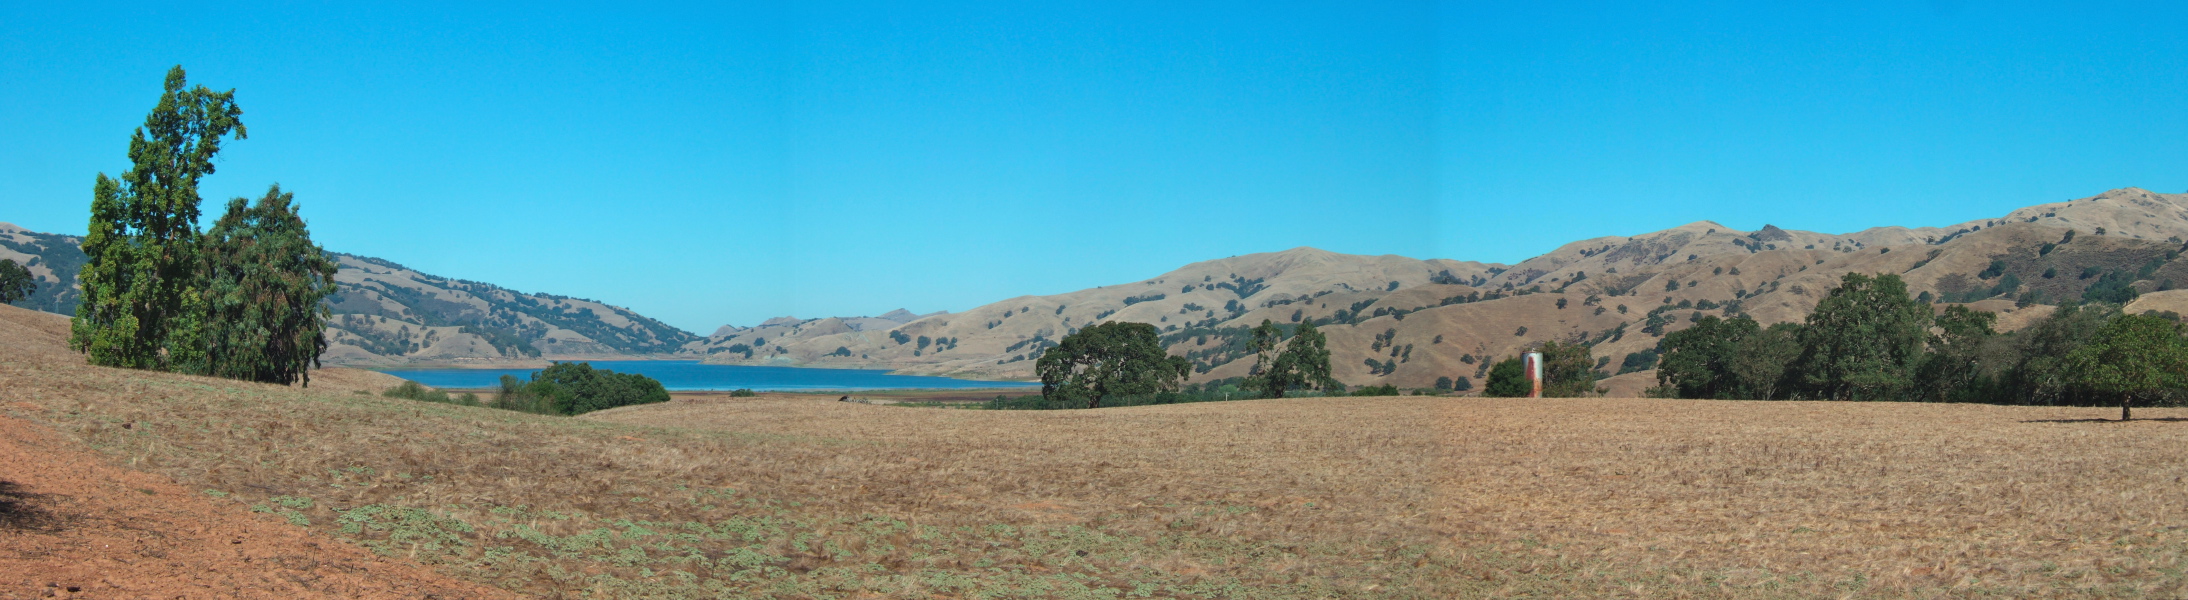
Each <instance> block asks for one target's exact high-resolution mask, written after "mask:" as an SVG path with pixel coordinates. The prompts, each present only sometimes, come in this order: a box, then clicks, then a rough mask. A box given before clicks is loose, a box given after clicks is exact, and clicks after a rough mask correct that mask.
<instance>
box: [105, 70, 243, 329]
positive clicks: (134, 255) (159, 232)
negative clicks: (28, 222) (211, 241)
mask: <svg viewBox="0 0 2188 600" xmlns="http://www.w3.org/2000/svg"><path fill="white" fill-rule="evenodd" d="M164 89H165V91H164V92H163V93H162V94H161V95H160V100H159V104H158V105H156V106H155V107H153V109H152V112H151V114H150V115H147V116H146V117H145V122H144V126H143V127H141V128H138V129H137V131H136V132H135V133H134V134H133V135H132V136H131V137H130V140H129V161H130V165H131V166H130V168H129V170H128V171H124V172H123V173H122V175H121V177H120V178H119V179H110V178H108V177H107V176H106V175H105V174H103V173H102V174H100V175H99V176H98V179H97V180H96V181H95V182H94V184H93V185H92V192H91V196H92V198H91V222H90V225H89V227H88V228H87V229H88V231H89V233H88V234H87V235H85V236H84V241H83V250H84V254H85V256H86V257H87V260H86V263H85V264H84V267H83V271H82V272H81V273H80V274H79V275H78V281H79V283H80V285H82V287H83V296H82V302H81V304H79V305H77V309H76V318H75V320H74V321H72V322H71V323H70V326H69V329H70V337H69V344H70V346H72V347H74V348H76V349H77V350H79V351H82V352H84V353H85V354H86V355H87V359H88V360H89V361H90V362H91V364H94V365H102V366H112V367H131V368H139V369H156V368H166V367H167V361H166V357H167V353H166V352H165V350H167V349H168V345H169V342H170V340H169V332H170V330H171V328H172V327H173V326H174V325H176V324H177V323H178V322H179V321H182V320H183V319H184V318H185V317H184V316H185V315H187V314H188V313H190V312H192V310H193V309H194V308H195V307H194V306H192V303H193V302H194V299H195V298H196V297H197V295H198V291H199V289H200V287H199V286H200V284H201V278H200V277H199V274H198V272H197V271H198V267H199V262H198V231H197V219H198V190H197V185H198V179H199V178H202V177H204V176H206V175H211V174H212V173H213V171H214V167H213V157H214V156H215V155H218V154H219V153H220V144H221V139H222V138H225V137H228V135H229V134H231V133H232V134H234V135H235V138H236V139H239V140H240V139H243V138H245V137H246V132H245V130H244V127H243V122H242V119H241V117H242V115H243V110H242V109H241V108H237V107H236V103H235V91H234V90H229V91H227V92H214V91H212V90H209V89H206V88H205V87H204V86H198V87H195V88H189V87H188V85H187V83H186V82H185V80H184V76H183V71H182V67H179V66H178V67H175V68H173V69H170V70H168V72H167V81H166V84H165V88H164Z"/></svg>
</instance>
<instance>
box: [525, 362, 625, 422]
mask: <svg viewBox="0 0 2188 600" xmlns="http://www.w3.org/2000/svg"><path fill="white" fill-rule="evenodd" d="M667 401H669V392H668V389H667V388H664V387H662V386H661V382H659V381H655V380H654V379H653V378H652V377H647V376H645V375H640V374H637V373H617V372H615V371H610V370H607V369H595V368H593V366H592V365H591V364H590V363H582V362H558V363H555V364H554V365H553V366H550V367H547V368H545V369H541V370H539V371H535V372H533V373H532V379H531V381H525V380H521V379H517V378H516V376H514V375H503V376H501V392H500V393H499V394H496V395H495V397H494V407H496V408H505V409H509V410H516V411H523V412H530V413H539V414H556V415H580V414H585V413H589V412H593V411H596V410H606V409H610V408H615V407H618V406H630V405H633V404H653V403H658V402H667Z"/></svg>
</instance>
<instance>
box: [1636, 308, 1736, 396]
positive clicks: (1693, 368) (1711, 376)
mask: <svg viewBox="0 0 2188 600" xmlns="http://www.w3.org/2000/svg"><path fill="white" fill-rule="evenodd" d="M1760 329H1761V327H1759V326H1758V325H1757V324H1756V323H1755V321H1754V320H1753V319H1747V318H1734V319H1731V320H1729V321H1728V320H1724V319H1719V318H1717V317H1704V318H1702V319H1701V320H1700V321H1696V322H1695V324H1694V326H1693V327H1688V328H1686V329H1682V330H1679V331H1676V332H1673V333H1671V334H1669V335H1666V336H1664V339H1663V341H1660V342H1657V344H1656V347H1657V351H1658V352H1659V353H1661V354H1662V356H1663V359H1662V361H1661V362H1660V363H1658V364H1657V367H1656V382H1657V385H1659V386H1662V387H1663V388H1665V389H1666V390H1672V391H1674V392H1675V393H1676V394H1677V397H1680V398H1732V397H1737V396H1738V395H1739V385H1738V383H1737V381H1736V380H1735V379H1734V377H1733V376H1732V368H1731V361H1732V357H1733V353H1734V352H1736V351H1737V349H1738V347H1739V342H1740V340H1742V339H1744V338H1746V337H1747V336H1750V335H1753V334H1754V333H1755V332H1756V331H1758V330H1760Z"/></svg>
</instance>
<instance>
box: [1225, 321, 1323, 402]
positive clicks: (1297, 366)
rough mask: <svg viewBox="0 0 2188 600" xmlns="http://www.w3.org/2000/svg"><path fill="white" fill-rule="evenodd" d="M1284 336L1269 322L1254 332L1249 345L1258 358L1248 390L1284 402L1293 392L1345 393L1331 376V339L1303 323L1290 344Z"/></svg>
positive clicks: (1248, 380) (1248, 381)
mask: <svg viewBox="0 0 2188 600" xmlns="http://www.w3.org/2000/svg"><path fill="white" fill-rule="evenodd" d="M1282 336H1283V334H1282V332H1281V331H1280V330H1279V329H1278V328H1277V326H1276V325H1275V324H1274V323H1271V322H1270V321H1269V320H1267V319H1263V320H1262V321H1261V325H1260V326H1259V327H1255V328H1254V329H1253V338H1252V340H1251V341H1249V342H1248V345H1249V347H1250V348H1251V349H1253V351H1254V354H1255V358H1254V369H1253V371H1252V375H1251V376H1250V377H1248V378H1247V385H1246V387H1247V388H1248V389H1252V390H1255V391H1258V392H1260V393H1262V394H1263V395H1266V396H1268V397H1270V398H1282V397H1284V394H1285V393H1287V392H1290V391H1292V390H1342V389H1344V384H1341V383H1338V382H1337V379H1336V378H1334V377H1332V376H1330V351H1329V338H1327V337H1324V336H1323V335H1322V332H1321V331H1320V330H1318V329H1315V327H1314V324H1313V323H1300V324H1299V327H1298V330H1297V332H1296V333H1294V334H1293V335H1292V337H1291V339H1289V340H1285V339H1283V337H1282ZM1279 347H1281V348H1282V349H1281V351H1279Z"/></svg>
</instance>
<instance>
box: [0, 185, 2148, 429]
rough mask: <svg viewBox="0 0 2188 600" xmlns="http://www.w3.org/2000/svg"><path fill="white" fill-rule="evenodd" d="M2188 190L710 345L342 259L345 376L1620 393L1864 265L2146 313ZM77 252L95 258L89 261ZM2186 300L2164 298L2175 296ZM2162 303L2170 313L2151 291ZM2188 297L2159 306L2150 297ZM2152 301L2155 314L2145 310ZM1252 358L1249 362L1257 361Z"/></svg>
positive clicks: (335, 360)
mask: <svg viewBox="0 0 2188 600" xmlns="http://www.w3.org/2000/svg"><path fill="white" fill-rule="evenodd" d="M2183 238H2188V194H2158V193H2153V192H2150V191H2147V190H2142V189H2138V188H2124V189H2119V190H2112V191H2109V192H2105V193H2103V194H2099V195H2096V196H2092V197H2089V198H2080V199H2075V200H2069V201H2064V202H2057V203H2050V204H2043V205H2037V206H2031V207H2027V208H2022V209H2019V210H2015V211H2012V212H2009V213H2007V214H2006V215H2003V216H2001V217H1997V218H1989V219H1979V220H1974V221H1969V222H1966V223H1961V224H1958V225H1954V226H1948V227H1925V228H1906V227H1878V228H1873V229H1866V230H1862V231H1858V232H1853V233H1847V234H1836V235H1834V234H1824V233H1815V232H1808V231H1797V230H1788V229H1782V228H1778V227H1775V226H1770V225H1765V226H1763V227H1762V228H1760V229H1758V230H1755V231H1741V230H1736V229H1733V228H1731V227H1727V226H1724V225H1721V224H1717V223H1713V222H1709V221H1700V222H1696V223H1691V224H1688V225H1682V226H1679V227H1674V228H1671V229H1666V230H1663V231H1656V232H1650V233H1644V234H1639V235H1634V236H1614V237H1599V238H1592V239H1586V240H1580V241H1576V242H1572V243H1569V244H1566V245H1564V246H1562V247H1559V248H1558V249H1556V250H1554V251H1551V252H1549V253H1545V254H1543V255H1541V256H1536V257H1533V258H1529V259H1527V260H1524V261H1521V262H1520V263H1518V264H1515V265H1502V264H1491V263H1480V262H1467V261H1457V260H1446V259H1425V260H1424V259H1414V258H1407V257H1401V256H1389V255H1385V256H1360V255H1349V254H1339V253H1334V252H1328V251H1324V250H1318V249H1314V248H1304V247H1302V248H1294V249H1291V250H1285V251H1282V252H1271V253H1261V254H1248V255H1243V256H1234V257H1230V258H1223V259H1218V260H1210V261H1203V262H1198V263H1193V264H1190V265H1186V266H1184V267H1180V268H1178V269H1176V270H1173V271H1170V272H1168V273H1163V274H1160V275H1156V276H1154V277H1151V278H1148V279H1143V280H1140V281H1134V282H1128V283H1122V284H1116V285H1108V286H1102V287H1097V288H1092V289H1086V290H1079V291H1075V292H1068V293H1063V294H1053V295H1041V296H1019V297H1015V298H1010V299H1007V300H1002V301H999V302H994V303H990V304H987V305H984V306H980V307H976V308H973V309H970V310H966V311H963V312H958V313H948V312H939V313H931V314H926V315H915V314H912V313H910V312H908V311H903V310H898V311H894V312H891V313H888V314H884V315H880V316H878V317H829V318H812V319H799V318H794V317H781V318H776V319H771V320H768V321H766V322H764V323H761V324H758V325H755V326H750V327H741V326H723V327H722V328H720V329H718V330H716V331H715V332H714V333H713V334H711V335H708V336H705V337H700V336H697V335H693V334H691V333H688V332H684V331H682V330H678V329H676V328H674V327H669V326H667V325H665V324H663V323H660V322H659V321H655V320H653V319H650V318H646V317H644V316H642V315H639V314H637V313H635V312H632V311H630V310H628V309H624V308H621V307H617V306H613V305H609V304H606V303H602V302H598V301H592V300H584V299H578V298H569V297H564V296H557V295H553V294H525V293H519V292H516V291H513V290H508V289H505V288H501V287H498V286H494V285H491V284H486V283H480V282H472V281H463V280H454V279H448V278H444V277H438V276H434V275H430V274H426V273H421V272H418V271H415V270H411V269H407V268H404V267H402V266H401V265H398V264H395V263H392V262H389V261H385V260H380V259H374V258H368V257H361V256H354V255H340V256H339V258H340V262H341V270H340V272H339V273H338V274H337V276H336V279H337V280H338V281H339V283H340V284H341V291H340V293H339V294H338V295H337V296H336V297H335V298H333V299H331V301H330V307H331V308H332V309H333V312H334V314H335V317H334V320H333V324H334V333H333V335H332V337H333V342H334V347H333V348H331V349H330V350H329V351H328V352H327V355H326V360H327V362H329V363H332V364H346V365H395V364H467V363H508V362H511V361H517V362H519V363H524V362H536V361H539V360H543V359H550V358H553V359H562V358H620V357H636V356H648V357H690V358H699V359H703V360H704V361H706V362H709V363H714V364H743V365H777V366H797V367H829V368H876V369H889V370H894V371H898V372H903V373H910V374H928V375H945V376H953V377H969V378H983V379H1028V378H1032V377H1033V376H1034V373H1033V364H1034V359H1036V358H1037V357H1038V356H1039V354H1040V352H1041V351H1042V350H1044V349H1046V348H1048V347H1050V346H1053V345H1055V344H1056V343H1057V341H1058V340H1059V339H1061V338H1062V337H1063V336H1065V335H1069V334H1070V333H1071V332H1073V331H1076V330H1077V329H1078V328H1081V327H1085V326H1088V325H1091V324H1095V323H1099V322H1102V321H1109V320H1120V321H1133V322H1143V323H1149V324H1153V325H1155V326H1156V327H1157V328H1159V329H1161V330H1162V332H1163V336H1164V337H1163V340H1164V343H1165V344H1167V345H1168V346H1169V348H1170V351H1171V352H1172V353H1173V354H1177V355H1181V356H1185V357H1187V358H1189V359H1191V360H1192V361H1193V363H1194V366H1195V375H1194V380H1195V381H1213V380H1221V379H1226V378H1231V377H1238V376H1242V375H1244V374H1245V373H1246V371H1247V369H1248V368H1249V367H1250V364H1251V359H1250V357H1249V353H1248V352H1247V351H1246V348H1245V340H1246V335H1247V334H1246V332H1247V330H1248V329H1249V328H1251V327H1252V326H1253V325H1256V324H1258V323H1260V322H1261V321H1262V320H1264V319H1266V320H1270V321H1273V322H1276V323H1279V324H1292V323H1299V322H1303V321H1308V320H1312V321H1314V322H1315V323H1316V324H1317V325H1318V326H1319V327H1321V328H1322V329H1323V331H1324V332H1325V333H1326V334H1327V335H1328V336H1329V339H1330V344H1331V351H1332V366H1333V368H1334V371H1335V375H1336V376H1337V378H1338V379H1339V380H1341V381H1344V382H1346V383H1348V384H1351V385H1380V384H1390V385H1395V386H1398V387H1401V388H1416V387H1428V386H1431V385H1433V384H1434V383H1435V382H1436V381H1437V380H1438V379H1439V378H1446V377H1448V378H1452V379H1454V380H1468V381H1467V383H1468V384H1469V385H1471V386H1472V387H1475V388H1477V389H1478V388H1479V386H1480V383H1481V381H1480V379H1481V377H1482V376H1483V375H1485V374H1486V372H1487V368H1488V365H1489V364H1490V362H1492V361H1494V360H1496V359H1498V358H1502V357H1508V356H1511V355H1513V354H1514V353H1517V352H1520V351H1523V350H1524V349H1525V348H1527V347H1529V346H1531V345H1535V344H1539V343H1541V342H1544V341H1549V340H1562V341H1579V342H1584V343H1588V344H1590V345H1591V346H1592V348H1593V351H1594V355H1595V356H1596V357H1597V361H1598V368H1599V370H1601V371H1602V372H1604V374H1605V375H1607V376H1614V377H1611V378H1610V379H1608V380H1607V381H1606V382H1605V384H1604V386H1605V387H1606V388H1607V389H1609V390H1610V391H1611V392H1612V393H1614V394H1622V395H1630V394H1636V393H1639V391H1640V390H1641V389H1643V388H1645V387H1647V386H1648V385H1652V384H1653V378H1652V376H1651V375H1650V373H1649V371H1648V370H1647V368H1648V366H1649V365H1650V364H1652V358H1651V357H1652V356H1653V354H1652V352H1651V351H1652V349H1653V348H1654V347H1655V346H1656V343H1657V341H1658V340H1659V339H1660V338H1661V336H1662V335H1663V334H1665V333H1669V332H1672V331H1677V330H1679V329H1681V328H1683V327H1686V326H1688V324H1689V323H1691V322H1692V321H1693V320H1695V319H1697V318H1699V317H1701V316H1703V315H1716V316H1724V315H1729V314H1747V315H1750V316H1752V317H1754V318H1756V319H1757V320H1759V321H1762V322H1764V323H1766V324H1767V323H1776V322H1785V321H1797V320H1800V319H1802V318H1804V317H1805V316H1806V315H1807V313H1808V311H1809V310H1811V309H1812V308H1813V307H1814V306H1815V304H1816V302H1817V301H1818V300H1819V299H1821V298H1822V297H1823V295H1824V294H1826V293H1827V292H1828V291H1829V290H1830V289H1831V288H1832V287H1833V286H1834V285H1836V282H1837V281H1838V279H1839V277H1840V276H1842V275H1844V274H1846V273H1855V272H1859V273H1896V274H1900V275H1902V276H1903V277H1905V278H1906V280H1907V282H1908V285H1909V289H1910V291H1911V292H1912V293H1917V294H1922V295H1924V297H1925V298H1927V299H1930V300H1933V301H1936V302H1940V303H1949V302H1965V303H1974V304H1975V305H1977V306H1978V307H1979V308H1983V309H1986V310H1994V311H1998V312H2000V313H2001V317H2000V324H2001V326H2002V327H2005V328H2009V329H2010V328H2014V327H2020V326H2025V325H2026V324H2027V323H2029V322H2032V321H2034V320H2035V319H2037V318H2040V317H2041V316H2042V315H2043V314H2046V313H2047V312H2048V311H2049V310H2050V307H2049V305H2051V304H2055V303H2057V302H2060V301H2064V300H2080V299H2082V298H2084V297H2092V298H2100V297H2101V298H2112V299H2115V300H2124V299H2130V298H2132V297H2133V296H2134V295H2137V294H2145V293H2152V292H2159V291H2164V290H2170V289H2171V288H2173V287H2174V284H2175V282H2181V283H2188V263H2184V262H2183V261H2181V260H2179V257H2180V251H2181V250H2182V247H2183ZM72 252H74V254H73V255H72V254H70V253H72ZM0 258H15V259H17V260H18V262H23V261H30V262H31V264H32V269H33V271H34V273H36V274H37V275H38V276H39V277H40V279H41V285H40V288H39V292H38V294H37V295H35V296H34V298H33V299H32V300H30V301H26V302H25V303H24V304H25V305H27V306H30V307H33V308H40V309H42V310H49V311H55V312H68V311H69V310H70V309H72V308H73V305H72V304H71V303H72V302H73V298H74V296H73V290H72V289H71V286H70V285H66V284H64V283H63V282H67V283H68V284H72V283H73V278H74V272H73V269H74V268H76V267H78V266H80V265H81V264H82V254H81V253H80V252H76V251H75V247H74V238H70V237H67V236H56V235H51V234H40V233H35V232H28V231H24V230H22V229H20V228H16V227H13V226H8V225H4V224H0ZM2171 296H2174V294H2166V295H2163V297H2168V298H2169V297H2171ZM2153 300H2156V298H2153ZM2174 304H2180V305H2182V306H2188V302H2171V301H2167V302H2159V303H2151V302H2145V303H2143V304H2142V305H2138V306H2173V305H2174ZM2138 310H2140V309H2138ZM1241 359H1244V360H1241Z"/></svg>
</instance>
